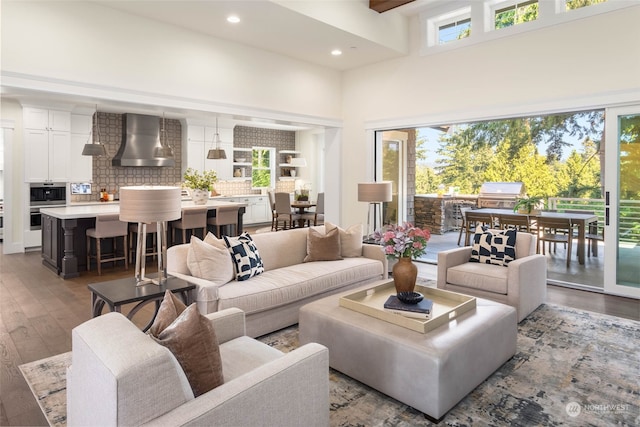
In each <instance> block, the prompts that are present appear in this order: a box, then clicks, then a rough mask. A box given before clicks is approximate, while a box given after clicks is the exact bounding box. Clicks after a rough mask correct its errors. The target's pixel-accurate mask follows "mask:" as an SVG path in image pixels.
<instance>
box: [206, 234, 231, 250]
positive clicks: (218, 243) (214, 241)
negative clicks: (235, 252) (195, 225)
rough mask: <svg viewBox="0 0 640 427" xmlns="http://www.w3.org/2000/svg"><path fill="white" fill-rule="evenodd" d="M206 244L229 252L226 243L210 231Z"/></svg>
mask: <svg viewBox="0 0 640 427" xmlns="http://www.w3.org/2000/svg"><path fill="white" fill-rule="evenodd" d="M204 242H205V243H208V244H210V245H211V246H215V247H216V248H220V249H224V250H227V245H226V244H225V243H224V240H223V239H218V238H217V237H216V235H215V234H213V233H211V232H210V231H209V232H208V233H207V235H206V236H204Z"/></svg>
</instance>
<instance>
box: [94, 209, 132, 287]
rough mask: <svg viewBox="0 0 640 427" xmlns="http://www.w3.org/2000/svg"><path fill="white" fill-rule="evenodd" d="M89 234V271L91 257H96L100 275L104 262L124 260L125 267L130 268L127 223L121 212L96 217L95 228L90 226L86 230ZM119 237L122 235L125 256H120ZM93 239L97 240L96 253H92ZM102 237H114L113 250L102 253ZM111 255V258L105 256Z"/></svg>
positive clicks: (99, 274)
mask: <svg viewBox="0 0 640 427" xmlns="http://www.w3.org/2000/svg"><path fill="white" fill-rule="evenodd" d="M86 235H87V271H91V258H95V259H96V264H97V265H98V276H101V275H102V263H104V262H114V263H115V262H116V261H120V260H123V261H124V269H125V270H128V269H129V256H128V254H127V223H126V222H122V221H120V215H119V214H109V215H99V216H97V217H96V226H95V228H90V229H88V230H87V232H86ZM118 237H122V240H123V245H122V251H123V253H124V255H123V256H118V251H117V249H118V248H117V243H118ZM91 239H95V240H96V244H95V247H96V254H95V255H92V254H91ZM102 239H113V252H112V253H107V254H103V253H102ZM105 255H106V256H109V255H111V257H110V258H105V257H104V256H105Z"/></svg>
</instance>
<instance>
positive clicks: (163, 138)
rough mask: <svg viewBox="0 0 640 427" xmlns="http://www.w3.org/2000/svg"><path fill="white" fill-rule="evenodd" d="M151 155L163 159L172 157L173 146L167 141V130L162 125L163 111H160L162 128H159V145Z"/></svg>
mask: <svg viewBox="0 0 640 427" xmlns="http://www.w3.org/2000/svg"><path fill="white" fill-rule="evenodd" d="M153 157H160V158H163V159H167V158H171V157H173V148H171V146H170V145H169V144H168V143H167V130H166V128H165V126H164V113H162V129H160V147H156V149H155V150H154V151H153Z"/></svg>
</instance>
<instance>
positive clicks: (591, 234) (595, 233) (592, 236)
mask: <svg viewBox="0 0 640 427" xmlns="http://www.w3.org/2000/svg"><path fill="white" fill-rule="evenodd" d="M564 211H565V212H566V213H582V214H589V215H595V214H596V211H588V210H583V209H565V210H564ZM572 236H573V237H574V238H576V239H577V238H578V235H577V234H576V233H573V235H572ZM584 238H585V240H586V241H587V242H588V244H587V256H591V254H592V253H594V254H597V252H596V251H595V250H593V247H594V245H597V244H598V242H604V229H603V230H602V234H600V233H599V230H598V223H597V222H596V223H591V224H589V225H588V226H587V229H586V230H585V233H584Z"/></svg>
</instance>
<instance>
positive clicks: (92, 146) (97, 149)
mask: <svg viewBox="0 0 640 427" xmlns="http://www.w3.org/2000/svg"><path fill="white" fill-rule="evenodd" d="M95 116H96V120H95V128H96V140H97V141H93V143H90V142H88V141H87V143H86V144H84V148H83V149H82V155H83V156H93V157H97V156H106V155H107V149H106V148H105V146H104V144H103V143H101V142H100V122H99V121H98V106H97V105H96V114H95ZM89 138H91V136H89Z"/></svg>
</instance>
